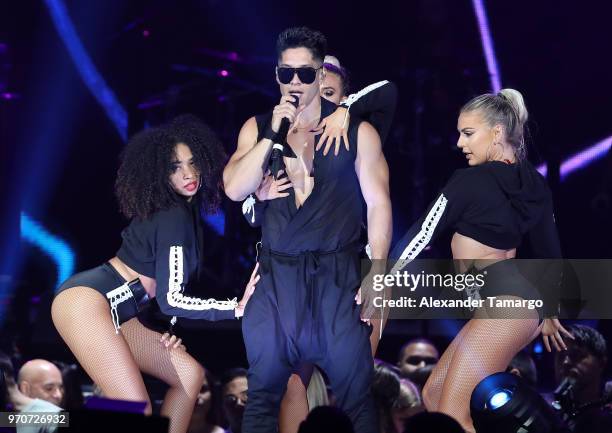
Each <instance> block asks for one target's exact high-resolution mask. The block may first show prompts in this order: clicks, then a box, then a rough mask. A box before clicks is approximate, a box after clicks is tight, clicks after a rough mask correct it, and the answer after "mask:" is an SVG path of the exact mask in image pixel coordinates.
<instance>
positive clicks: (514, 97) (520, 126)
mask: <svg viewBox="0 0 612 433" xmlns="http://www.w3.org/2000/svg"><path fill="white" fill-rule="evenodd" d="M475 110H479V111H480V112H481V113H482V115H483V116H484V119H485V121H486V122H487V124H488V125H489V126H491V127H493V126H495V125H501V126H502V127H503V129H504V134H505V138H506V141H507V142H508V143H509V144H510V145H511V146H512V148H513V149H514V153H515V155H516V158H517V159H518V160H519V161H521V160H523V159H525V157H526V156H527V149H526V146H525V124H526V123H527V118H528V116H529V114H528V113H527V107H526V106H525V101H524V99H523V95H521V92H519V91H518V90H514V89H502V90H500V91H499V93H497V94H494V93H485V94H484V95H479V96H476V97H475V98H473V99H471V100H470V101H469V102H468V103H467V104H465V105H464V106H463V107H461V112H462V113H464V112H468V111H475Z"/></svg>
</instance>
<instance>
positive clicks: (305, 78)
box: [276, 66, 321, 84]
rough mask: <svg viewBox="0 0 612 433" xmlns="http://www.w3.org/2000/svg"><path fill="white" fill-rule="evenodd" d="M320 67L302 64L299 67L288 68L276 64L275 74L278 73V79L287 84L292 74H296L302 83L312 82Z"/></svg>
mask: <svg viewBox="0 0 612 433" xmlns="http://www.w3.org/2000/svg"><path fill="white" fill-rule="evenodd" d="M319 69H321V68H320V67H319V68H313V67H311V66H303V67H301V68H289V67H286V66H277V67H276V74H277V75H278V81H280V82H281V83H283V84H289V83H290V82H291V80H293V76H294V75H295V74H297V76H298V78H299V79H300V81H301V82H302V83H304V84H312V83H313V82H314V80H315V78H317V71H318V70H319Z"/></svg>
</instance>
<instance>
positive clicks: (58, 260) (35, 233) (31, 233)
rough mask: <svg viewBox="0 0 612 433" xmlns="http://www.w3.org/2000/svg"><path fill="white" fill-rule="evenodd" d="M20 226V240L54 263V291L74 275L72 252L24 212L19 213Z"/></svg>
mask: <svg viewBox="0 0 612 433" xmlns="http://www.w3.org/2000/svg"><path fill="white" fill-rule="evenodd" d="M20 226H21V237H22V239H24V240H25V241H28V242H30V243H32V244H33V245H35V246H37V247H38V248H40V249H41V250H42V251H43V252H44V253H45V254H47V255H48V256H49V257H51V259H52V260H53V262H54V263H55V266H56V268H57V281H56V282H55V285H54V287H53V288H54V289H56V288H57V287H58V286H59V285H60V284H61V283H62V282H64V281H65V280H67V279H68V277H70V276H71V275H72V274H73V273H74V251H72V248H70V246H69V245H68V244H67V243H66V242H65V241H64V240H63V239H60V238H59V237H57V236H55V235H53V234H51V233H49V232H48V231H47V230H45V228H44V227H43V226H42V225H41V224H40V223H38V222H36V221H34V220H33V219H32V218H31V217H30V216H28V215H27V214H25V213H24V212H22V213H21V219H20Z"/></svg>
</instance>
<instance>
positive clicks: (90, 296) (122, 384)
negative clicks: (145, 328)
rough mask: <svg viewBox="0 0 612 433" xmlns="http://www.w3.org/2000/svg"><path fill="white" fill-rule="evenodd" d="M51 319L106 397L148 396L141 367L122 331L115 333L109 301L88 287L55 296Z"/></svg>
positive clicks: (132, 398) (134, 399)
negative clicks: (139, 367)
mask: <svg viewBox="0 0 612 433" xmlns="http://www.w3.org/2000/svg"><path fill="white" fill-rule="evenodd" d="M51 317H52V319H53V323H54V325H55V327H56V328H57V330H58V332H59V334H60V335H61V337H62V338H63V339H64V341H65V342H66V344H67V345H68V347H69V348H70V350H71V351H72V353H73V354H74V356H75V357H76V359H77V360H78V361H79V363H80V364H81V366H82V367H83V369H84V370H85V371H86V372H87V374H88V375H89V377H90V378H91V379H92V380H93V381H94V382H95V383H96V384H97V385H98V386H100V388H101V389H102V392H103V394H104V396H105V397H108V398H115V399H120V400H132V401H144V402H146V403H147V412H148V413H150V412H151V403H150V401H149V395H148V394H147V390H146V388H145V385H144V382H143V380H142V375H141V374H140V371H139V369H138V365H137V364H136V361H135V360H134V357H133V356H132V353H131V351H130V348H129V346H128V344H127V342H126V341H125V339H124V337H123V335H122V334H121V332H120V333H119V334H117V333H115V327H114V325H113V321H112V319H111V313H110V307H109V304H108V302H107V300H106V299H105V298H104V297H103V296H102V294H100V293H99V292H97V291H96V290H94V289H91V288H89V287H73V288H71V289H67V290H64V291H63V292H61V293H60V294H58V295H57V296H56V298H55V299H54V301H53V305H52V307H51Z"/></svg>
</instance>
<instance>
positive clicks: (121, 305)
mask: <svg viewBox="0 0 612 433" xmlns="http://www.w3.org/2000/svg"><path fill="white" fill-rule="evenodd" d="M78 286H84V287H90V288H92V289H94V290H96V291H98V292H100V293H101V294H102V296H104V298H105V299H106V300H107V301H108V303H109V305H110V307H111V316H112V318H113V323H114V325H115V330H116V331H117V332H119V329H120V328H121V324H122V323H124V322H127V321H128V320H130V319H132V318H134V317H137V316H139V313H141V312H144V311H145V310H146V309H147V307H148V306H149V304H151V303H152V302H151V300H150V299H149V296H148V294H147V292H146V291H145V290H144V287H143V286H142V284H140V280H134V281H132V282H129V283H128V282H127V281H126V280H125V279H124V278H123V277H122V276H121V275H120V274H119V272H117V270H116V269H115V268H114V267H113V266H112V265H111V264H110V263H104V264H102V265H100V266H98V267H95V268H93V269H89V270H87V271H83V272H79V273H78V274H75V275H73V276H72V277H70V278H68V279H67V280H66V281H64V283H63V284H62V285H61V286H60V287H59V288H58V289H57V291H56V293H55V296H57V295H58V294H59V293H61V292H62V291H64V290H67V289H70V288H72V287H78Z"/></svg>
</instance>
